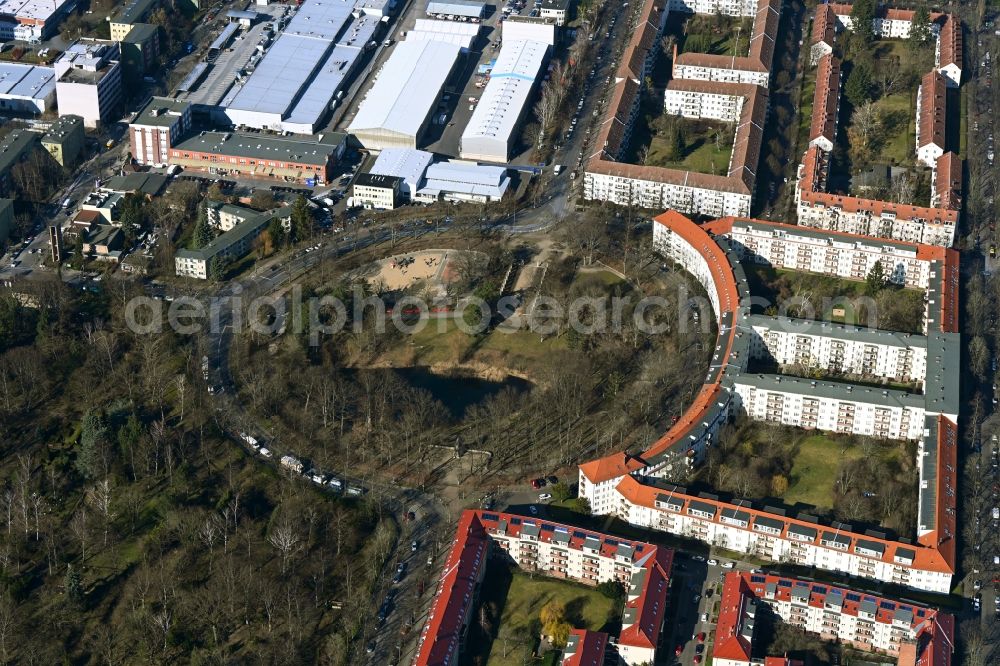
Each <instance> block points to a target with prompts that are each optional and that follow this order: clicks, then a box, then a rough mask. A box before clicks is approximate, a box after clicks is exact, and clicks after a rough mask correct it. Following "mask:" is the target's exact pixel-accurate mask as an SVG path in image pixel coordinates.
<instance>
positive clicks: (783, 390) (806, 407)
mask: <svg viewBox="0 0 1000 666" xmlns="http://www.w3.org/2000/svg"><path fill="white" fill-rule="evenodd" d="M735 391H736V393H737V394H738V395H739V396H740V406H741V407H742V409H743V411H744V412H745V413H746V414H747V416H748V417H749V418H751V419H753V420H754V421H763V422H766V423H779V424H781V425H788V426H795V427H797V428H805V429H806V430H822V431H825V432H836V433H844V434H853V435H864V436H868V437H876V438H879V439H905V440H916V439H920V438H921V437H923V435H924V416H925V411H924V407H925V401H924V397H923V396H921V395H915V394H912V393H906V392H904V391H897V390H893V389H880V388H876V387H861V386H858V387H855V386H853V385H851V384H840V383H836V382H828V381H823V380H812V379H803V378H800V377H790V376H784V375H767V374H750V373H744V374H743V375H741V376H740V377H739V379H737V381H736V385H735Z"/></svg>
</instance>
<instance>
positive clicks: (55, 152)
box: [42, 116, 85, 167]
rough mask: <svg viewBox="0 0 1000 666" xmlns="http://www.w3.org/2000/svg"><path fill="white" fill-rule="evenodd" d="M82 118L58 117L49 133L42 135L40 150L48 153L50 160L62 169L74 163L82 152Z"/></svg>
mask: <svg viewBox="0 0 1000 666" xmlns="http://www.w3.org/2000/svg"><path fill="white" fill-rule="evenodd" d="M84 139H85V137H84V133H83V118H81V117H80V116H60V118H59V119H58V120H56V121H55V122H54V123H52V127H50V128H49V131H48V132H46V133H45V134H43V135H42V148H44V149H45V150H47V151H49V154H50V155H52V159H54V160H55V161H56V162H58V163H59V164H61V165H62V166H64V167H69V166H72V165H74V164H75V163H76V160H77V158H79V157H80V153H81V152H83V143H84Z"/></svg>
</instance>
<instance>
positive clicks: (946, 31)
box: [934, 14, 962, 88]
mask: <svg viewBox="0 0 1000 666" xmlns="http://www.w3.org/2000/svg"><path fill="white" fill-rule="evenodd" d="M934 66H935V67H937V71H938V72H940V73H941V75H942V76H944V78H945V81H947V83H948V87H949V88H957V87H958V86H959V85H960V84H961V83H962V22H961V20H960V19H959V18H958V17H957V16H953V15H951V14H946V15H945V19H944V22H943V23H942V24H941V29H940V30H939V31H938V34H937V42H936V43H935V45H934Z"/></svg>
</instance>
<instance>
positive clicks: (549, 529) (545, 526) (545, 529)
mask: <svg viewBox="0 0 1000 666" xmlns="http://www.w3.org/2000/svg"><path fill="white" fill-rule="evenodd" d="M555 529H556V526H555V525H549V524H548V523H542V531H543V532H554V531H555Z"/></svg>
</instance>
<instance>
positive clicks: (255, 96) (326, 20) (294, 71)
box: [228, 0, 378, 131]
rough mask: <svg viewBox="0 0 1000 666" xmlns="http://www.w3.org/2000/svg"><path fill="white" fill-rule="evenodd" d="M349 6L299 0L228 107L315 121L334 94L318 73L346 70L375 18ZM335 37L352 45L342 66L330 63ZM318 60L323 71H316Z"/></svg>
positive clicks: (341, 1) (340, 1) (342, 0)
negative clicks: (357, 15) (356, 13)
mask: <svg viewBox="0 0 1000 666" xmlns="http://www.w3.org/2000/svg"><path fill="white" fill-rule="evenodd" d="M354 6H355V2H354V0H305V2H303V3H302V5H301V6H300V7H299V8H298V10H297V11H296V12H295V14H294V15H293V16H292V20H291V21H289V23H288V26H287V27H286V28H285V30H284V31H283V32H282V33H281V35H279V36H278V38H277V40H275V42H274V44H272V45H271V47H270V48H269V49H268V50H267V53H266V54H265V55H264V58H263V59H262V60H261V61H260V63H259V64H258V65H257V68H256V69H255V70H254V72H253V74H251V75H250V77H249V78H248V79H247V81H246V83H244V84H243V87H242V89H240V91H239V92H238V93H237V94H236V95H235V97H233V100H232V102H230V103H229V104H228V108H230V109H233V110H235V111H246V112H248V113H253V114H271V115H274V116H275V121H277V120H281V119H284V118H286V117H288V116H289V115H290V114H293V115H295V116H296V118H297V119H298V121H300V122H307V121H309V120H310V119H311V120H318V118H319V116H320V115H322V113H324V112H325V111H326V105H327V104H329V102H330V100H331V99H332V98H333V95H334V94H335V93H336V89H335V88H333V89H330V88H329V86H330V84H331V83H332V81H331V80H330V77H329V76H326V77H324V76H323V72H328V70H330V69H331V68H332V69H336V70H338V71H340V70H349V69H350V67H352V66H353V64H354V62H353V61H354V59H356V57H357V54H358V53H360V48H361V47H362V46H364V44H365V42H366V40H367V39H370V37H371V34H372V33H374V30H375V27H376V25H377V22H378V20H377V19H375V18H373V17H362V18H360V19H354V18H353V17H352V15H351V14H352V12H353V11H354ZM348 24H350V25H348ZM341 33H343V36H342V37H341V38H340V39H339V40H337V37H338V36H339V35H341ZM335 41H337V43H338V45H344V44H346V43H348V42H351V43H352V44H351V46H353V47H354V48H353V49H352V52H351V53H350V54H349V55H350V56H351V57H350V58H349V60H350V62H349V63H347V66H343V65H340V64H338V63H335V62H334V55H332V54H331V51H332V50H333V48H334V42H335ZM321 65H322V67H323V70H322V71H320V72H318V71H317V70H318V69H319V68H320V67H321ZM314 74H315V75H316V80H313V76H314ZM341 78H342V77H341ZM337 84H339V81H337ZM293 103H294V104H295V105H296V106H295V110H294V111H293V110H292V106H293ZM310 131H311V130H310Z"/></svg>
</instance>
